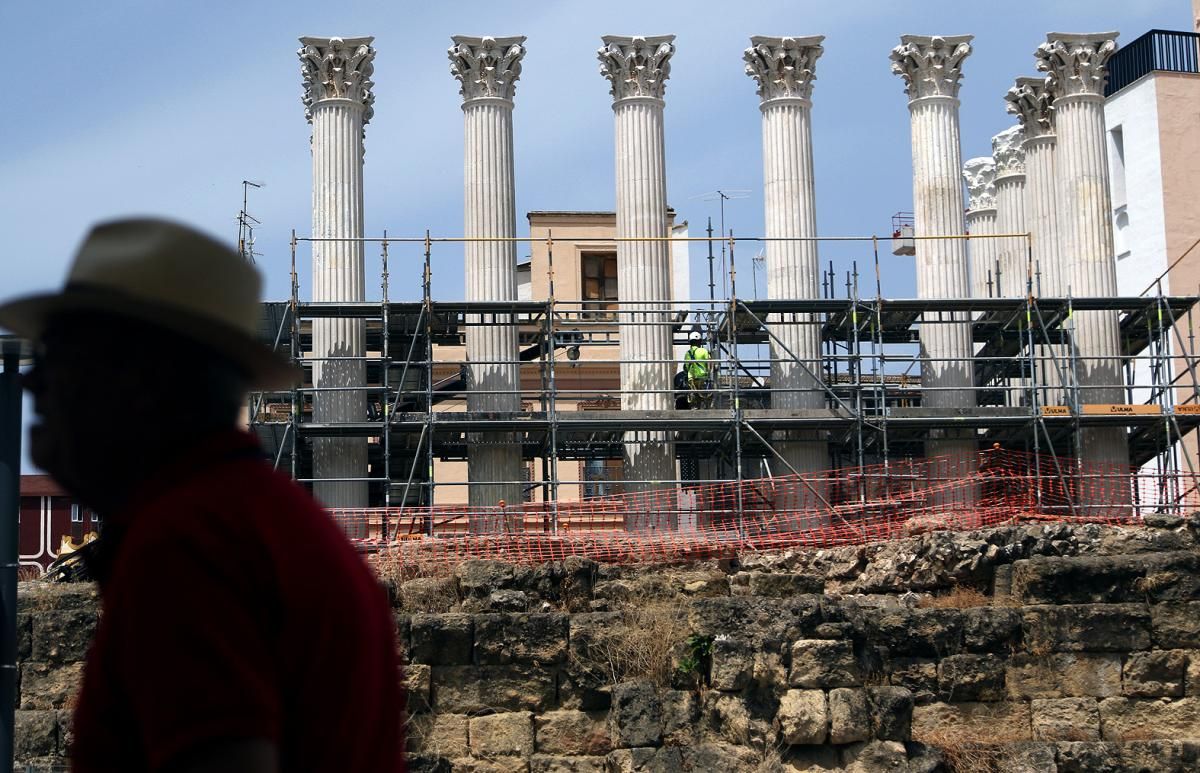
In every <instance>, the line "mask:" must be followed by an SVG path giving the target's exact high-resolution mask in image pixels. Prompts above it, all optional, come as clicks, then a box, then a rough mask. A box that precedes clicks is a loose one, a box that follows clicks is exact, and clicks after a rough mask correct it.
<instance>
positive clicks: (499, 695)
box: [433, 666, 555, 714]
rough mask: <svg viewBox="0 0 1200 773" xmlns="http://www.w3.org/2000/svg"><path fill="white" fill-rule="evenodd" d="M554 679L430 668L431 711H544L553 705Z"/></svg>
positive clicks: (500, 670)
mask: <svg viewBox="0 0 1200 773" xmlns="http://www.w3.org/2000/svg"><path fill="white" fill-rule="evenodd" d="M554 696H555V683H554V675H553V674H552V673H551V672H549V671H547V670H545V669H529V668H520V667H515V666H488V667H478V666H434V668H433V708H434V711H437V712H448V713H451V714H478V713H480V712H484V711H537V712H541V711H545V710H546V709H548V708H550V707H551V706H552V705H553V704H554Z"/></svg>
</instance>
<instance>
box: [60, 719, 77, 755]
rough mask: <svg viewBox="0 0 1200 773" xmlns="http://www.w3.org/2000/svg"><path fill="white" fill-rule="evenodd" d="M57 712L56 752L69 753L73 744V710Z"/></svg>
mask: <svg viewBox="0 0 1200 773" xmlns="http://www.w3.org/2000/svg"><path fill="white" fill-rule="evenodd" d="M57 714H58V753H59V754H64V755H65V754H69V753H70V751H71V747H72V746H74V745H75V712H74V711H70V710H67V711H59V712H57Z"/></svg>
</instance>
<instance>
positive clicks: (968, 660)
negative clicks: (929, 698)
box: [938, 655, 1005, 702]
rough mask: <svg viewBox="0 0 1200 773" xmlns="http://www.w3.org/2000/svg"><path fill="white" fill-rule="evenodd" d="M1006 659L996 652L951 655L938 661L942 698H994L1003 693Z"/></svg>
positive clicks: (939, 685) (968, 699)
mask: <svg viewBox="0 0 1200 773" xmlns="http://www.w3.org/2000/svg"><path fill="white" fill-rule="evenodd" d="M1004 669H1005V665H1004V661H1003V660H1001V659H1000V658H999V657H997V656H996V655H950V656H949V657H946V658H942V660H941V662H940V663H938V697H939V699H940V700H943V701H952V702H953V701H994V700H1000V699H1001V698H1003V696H1004Z"/></svg>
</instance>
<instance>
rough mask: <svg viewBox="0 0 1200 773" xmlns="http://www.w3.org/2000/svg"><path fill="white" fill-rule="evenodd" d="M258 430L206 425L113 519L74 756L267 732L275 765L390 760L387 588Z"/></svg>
mask: <svg viewBox="0 0 1200 773" xmlns="http://www.w3.org/2000/svg"><path fill="white" fill-rule="evenodd" d="M257 451H258V446H257V443H256V442H255V441H254V439H253V438H252V437H251V436H250V435H247V434H244V433H240V432H236V433H235V432H229V433H224V434H221V435H218V436H214V437H213V438H212V439H211V440H210V441H208V442H206V443H204V444H202V445H201V446H200V447H199V448H197V449H196V450H195V451H194V452H192V453H189V454H188V455H187V458H186V459H183V460H180V461H179V462H175V463H172V464H171V465H169V468H168V469H165V470H161V471H159V472H158V473H156V475H155V476H154V481H153V482H152V483H150V484H148V485H147V486H145V487H144V488H143V489H142V490H141V491H140V492H139V493H138V495H137V496H136V497H135V500H134V503H133V505H132V506H131V507H129V508H127V509H126V511H125V512H124V513H122V514H119V515H116V516H114V515H109V517H108V519H107V521H106V523H105V530H106V534H107V533H109V530H112V529H115V530H116V533H123V536H122V537H121V538H120V541H119V542H118V543H117V545H118V547H117V548H116V552H115V554H114V556H115V560H114V562H113V564H112V570H111V573H110V575H109V576H108V577H107V579H106V580H105V581H104V582H103V583H102V584H101V597H102V603H103V614H102V615H101V619H100V624H99V627H98V628H97V631H96V638H95V640H94V642H93V644H92V647H91V650H90V651H89V653H88V657H87V663H86V666H85V669H84V679H83V688H82V690H81V692H80V695H79V702H78V706H77V708H76V711H75V743H74V746H73V749H72V757H73V768H72V769H73V770H77V771H83V772H88V771H105V772H106V773H107V772H109V771H130V772H132V771H153V770H157V769H159V768H161V767H162V766H163V765H164V764H166V763H168V762H170V761H172V760H174V759H176V758H177V756H178V755H180V754H181V753H186V752H189V751H192V750H195V749H198V748H200V747H201V746H202V745H204V744H206V743H211V742H213V741H220V740H237V739H255V738H258V739H266V740H269V741H272V742H273V743H274V744H275V746H276V748H277V750H278V752H279V756H280V768H281V770H282V771H300V770H304V771H371V773H375V772H376V771H387V772H388V773H391V772H392V771H403V770H404V761H403V749H404V737H403V731H402V726H401V706H402V704H401V690H400V684H399V667H398V658H397V654H396V647H395V631H394V624H393V622H392V617H391V612H390V610H389V608H388V605H387V599H386V597H385V594H384V592H383V590H382V588H381V587H380V586H379V584H378V583H377V582H376V580H375V578H374V576H373V575H372V573H371V571H370V569H369V568H368V567H367V566H366V565H365V563H364V562H363V560H362V558H361V557H360V556H359V555H358V554H357V553H356V552H355V550H354V548H353V547H352V546H351V545H350V543H349V542H347V540H346V539H345V537H344V536H343V535H342V533H341V531H340V529H339V528H338V527H337V525H336V524H335V523H334V522H333V521H332V520H331V519H330V518H329V516H328V515H326V514H325V512H324V511H323V510H321V508H320V507H318V506H317V504H316V503H315V502H314V501H313V500H312V498H311V497H310V496H309V495H308V494H307V492H305V491H304V490H303V489H302V488H300V487H299V486H297V485H296V484H295V483H293V482H292V481H291V480H290V479H288V478H287V477H286V476H284V475H281V474H279V473H276V472H274V471H272V470H271V469H270V467H269V466H268V465H267V463H266V462H265V461H263V460H262V458H261V456H260V455H259V454H258V453H257Z"/></svg>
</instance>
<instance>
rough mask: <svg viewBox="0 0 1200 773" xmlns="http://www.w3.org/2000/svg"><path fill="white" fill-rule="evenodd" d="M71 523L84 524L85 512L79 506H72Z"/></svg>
mask: <svg viewBox="0 0 1200 773" xmlns="http://www.w3.org/2000/svg"><path fill="white" fill-rule="evenodd" d="M71 523H83V510H82V509H81V508H80V507H79V505H71Z"/></svg>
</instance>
